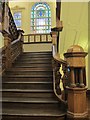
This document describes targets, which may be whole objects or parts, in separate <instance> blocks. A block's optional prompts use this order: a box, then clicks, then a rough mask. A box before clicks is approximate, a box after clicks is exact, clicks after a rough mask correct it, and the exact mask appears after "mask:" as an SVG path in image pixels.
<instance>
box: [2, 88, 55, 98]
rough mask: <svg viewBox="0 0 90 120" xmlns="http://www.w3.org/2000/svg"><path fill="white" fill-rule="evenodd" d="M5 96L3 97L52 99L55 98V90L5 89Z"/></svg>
mask: <svg viewBox="0 0 90 120" xmlns="http://www.w3.org/2000/svg"><path fill="white" fill-rule="evenodd" d="M1 92H2V93H3V94H2V96H3V97H19V98H20V97H22V98H24V97H27V98H28V97H29V98H31V97H34V98H37V97H40V98H41V97H42V98H44V97H47V98H49V97H50V98H52V97H55V95H54V93H53V90H28V89H27V90H25V89H3V91H1Z"/></svg>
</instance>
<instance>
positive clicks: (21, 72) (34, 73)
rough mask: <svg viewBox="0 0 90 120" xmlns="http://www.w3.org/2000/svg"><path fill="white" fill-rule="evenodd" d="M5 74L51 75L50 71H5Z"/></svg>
mask: <svg viewBox="0 0 90 120" xmlns="http://www.w3.org/2000/svg"><path fill="white" fill-rule="evenodd" d="M6 74H7V75H33V76H34V75H41V76H43V75H52V72H51V71H46V72H42V71H40V72H39V71H11V72H6Z"/></svg>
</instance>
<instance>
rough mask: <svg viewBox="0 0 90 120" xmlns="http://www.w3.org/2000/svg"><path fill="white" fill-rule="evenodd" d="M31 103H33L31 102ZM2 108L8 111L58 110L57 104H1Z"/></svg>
mask: <svg viewBox="0 0 90 120" xmlns="http://www.w3.org/2000/svg"><path fill="white" fill-rule="evenodd" d="M32 102H33V101H32ZM2 107H3V108H10V109H22V108H24V109H26V108H27V109H37V110H38V109H48V108H49V109H59V107H60V106H59V104H57V103H25V102H24V103H21V102H19V103H18V102H3V103H2Z"/></svg>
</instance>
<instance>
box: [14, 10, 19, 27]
mask: <svg viewBox="0 0 90 120" xmlns="http://www.w3.org/2000/svg"><path fill="white" fill-rule="evenodd" d="M13 18H14V22H15V24H16V26H17V29H19V28H20V27H21V12H15V13H14V15H13Z"/></svg>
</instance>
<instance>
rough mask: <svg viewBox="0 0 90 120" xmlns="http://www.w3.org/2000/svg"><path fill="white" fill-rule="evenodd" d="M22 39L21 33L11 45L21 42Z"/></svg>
mask: <svg viewBox="0 0 90 120" xmlns="http://www.w3.org/2000/svg"><path fill="white" fill-rule="evenodd" d="M20 40H21V34H19V36H18V38H17V39H16V40H14V41H13V42H11V45H14V44H15V43H17V42H19V41H20Z"/></svg>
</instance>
